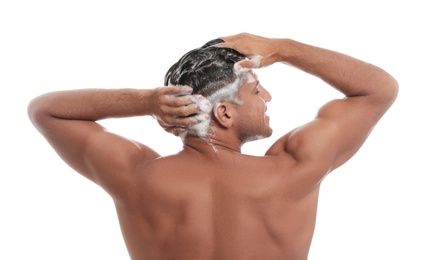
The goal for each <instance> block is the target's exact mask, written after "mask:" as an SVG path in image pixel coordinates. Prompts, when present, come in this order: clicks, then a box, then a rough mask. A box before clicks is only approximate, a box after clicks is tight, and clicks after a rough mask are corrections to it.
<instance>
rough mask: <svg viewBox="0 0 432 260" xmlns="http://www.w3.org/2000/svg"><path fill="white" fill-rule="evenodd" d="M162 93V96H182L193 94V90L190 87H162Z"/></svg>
mask: <svg viewBox="0 0 432 260" xmlns="http://www.w3.org/2000/svg"><path fill="white" fill-rule="evenodd" d="M160 91H161V94H162V95H174V96H182V95H189V94H191V93H192V91H193V89H192V88H191V87H189V86H167V87H162V88H161V90H160Z"/></svg>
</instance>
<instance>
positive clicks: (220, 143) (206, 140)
mask: <svg viewBox="0 0 432 260" xmlns="http://www.w3.org/2000/svg"><path fill="white" fill-rule="evenodd" d="M183 143H184V146H185V148H186V147H189V148H191V149H194V150H196V151H198V152H200V153H203V154H217V153H221V152H234V153H241V143H240V141H239V140H236V139H234V138H218V137H217V136H212V137H198V136H195V135H188V136H186V137H185V139H184V140H183Z"/></svg>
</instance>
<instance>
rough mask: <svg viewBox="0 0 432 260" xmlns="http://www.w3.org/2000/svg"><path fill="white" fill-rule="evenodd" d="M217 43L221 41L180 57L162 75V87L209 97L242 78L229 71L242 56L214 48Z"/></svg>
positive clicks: (221, 48)
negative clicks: (183, 87)
mask: <svg viewBox="0 0 432 260" xmlns="http://www.w3.org/2000/svg"><path fill="white" fill-rule="evenodd" d="M221 42H224V41H223V40H222V39H215V40H211V41H209V42H207V43H206V44H204V45H203V46H202V47H200V48H196V49H193V50H191V51H189V52H188V53H186V54H185V55H183V57H181V58H180V60H179V61H178V62H176V63H175V64H174V65H172V66H171V68H170V69H169V70H168V71H167V73H166V74H165V81H164V84H165V86H170V85H173V86H174V85H188V86H189V87H191V88H192V89H193V92H192V94H200V95H203V96H204V97H209V96H211V95H212V94H214V93H216V92H217V91H219V90H221V89H223V88H224V87H226V86H229V85H230V84H232V83H233V82H235V81H236V80H237V79H239V78H242V77H243V75H242V74H238V73H235V71H234V69H233V68H234V64H235V63H236V62H238V61H240V60H243V59H245V58H246V56H245V55H243V54H241V53H239V52H238V51H236V50H234V49H230V48H224V47H217V46H214V45H215V44H218V43H221ZM241 81H242V80H241Z"/></svg>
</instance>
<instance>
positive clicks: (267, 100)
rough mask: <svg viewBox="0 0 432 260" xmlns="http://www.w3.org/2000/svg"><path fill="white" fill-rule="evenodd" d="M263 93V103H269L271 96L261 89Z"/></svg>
mask: <svg viewBox="0 0 432 260" xmlns="http://www.w3.org/2000/svg"><path fill="white" fill-rule="evenodd" d="M262 90H264V91H263V99H264V100H265V102H270V101H271V99H272V96H271V94H270V92H268V91H267V89H265V88H262Z"/></svg>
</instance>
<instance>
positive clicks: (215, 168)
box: [29, 34, 397, 260]
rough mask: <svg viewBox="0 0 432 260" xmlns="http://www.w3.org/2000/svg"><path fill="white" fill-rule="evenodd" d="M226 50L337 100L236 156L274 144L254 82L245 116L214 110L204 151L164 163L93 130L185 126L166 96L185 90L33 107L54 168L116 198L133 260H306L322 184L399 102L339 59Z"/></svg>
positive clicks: (188, 103)
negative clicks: (281, 67) (286, 68)
mask: <svg viewBox="0 0 432 260" xmlns="http://www.w3.org/2000/svg"><path fill="white" fill-rule="evenodd" d="M223 39H224V40H225V43H222V44H220V45H221V46H225V47H231V48H235V49H237V50H238V51H239V52H241V53H244V54H245V55H246V56H248V57H251V58H252V57H253V56H254V55H260V56H261V57H262V58H261V59H260V62H259V64H258V63H256V62H251V61H250V60H244V61H241V62H239V63H238V64H236V68H237V69H242V68H243V69H246V70H247V69H249V68H260V67H264V66H269V65H271V64H273V63H275V62H283V63H287V64H290V65H291V66H295V67H297V68H299V69H301V70H304V71H305V72H307V73H310V74H311V75H315V76H318V77H320V78H321V79H323V80H324V81H326V82H327V83H329V85H331V86H332V87H334V88H336V89H337V90H339V91H341V92H342V93H343V94H345V98H344V99H338V100H332V101H330V102H329V103H327V104H325V105H324V106H323V107H322V108H321V109H320V110H319V112H318V114H317V116H316V118H315V119H314V120H313V121H311V122H309V123H308V124H306V125H303V126H300V127H298V128H296V129H294V130H292V131H290V132H289V133H287V134H286V135H285V136H282V137H281V138H280V139H279V140H278V141H277V142H276V143H275V144H274V145H273V146H272V147H270V149H268V150H267V152H266V153H265V155H264V156H262V157H256V156H249V155H243V154H241V146H242V144H244V143H245V142H246V141H248V140H250V139H251V138H252V137H253V136H257V135H260V136H264V137H266V136H269V135H271V132H272V130H271V128H270V126H269V118H268V116H267V115H266V114H265V110H266V102H269V101H270V99H271V96H270V93H269V92H268V91H267V90H266V89H265V88H264V87H263V86H260V84H259V82H258V78H257V77H256V76H254V77H255V81H251V82H246V83H245V84H244V85H243V86H242V87H241V90H240V98H241V100H242V104H241V105H239V104H233V103H230V102H221V103H220V104H219V105H218V106H216V108H215V109H214V110H213V114H212V115H211V127H212V129H213V130H214V132H213V135H212V136H211V139H209V138H198V137H196V136H193V135H188V136H187V137H186V138H185V139H184V148H183V150H182V151H180V152H179V153H178V154H175V155H172V156H168V157H161V156H160V155H159V154H157V153H156V152H155V151H153V150H152V149H150V148H149V147H147V146H145V145H144V144H141V143H137V142H133V141H131V140H129V139H126V138H124V137H121V136H118V135H115V134H113V133H110V132H108V131H106V130H105V129H103V128H102V127H101V126H100V125H99V124H98V123H97V122H96V121H97V120H100V119H104V118H109V117H129V116H146V115H152V116H154V117H156V118H158V120H159V121H160V122H161V123H162V124H163V125H164V126H165V128H166V129H167V128H168V129H169V128H170V127H173V128H172V129H174V128H177V129H178V127H187V126H190V125H193V124H195V123H196V122H197V120H198V119H197V118H196V117H187V118H182V119H179V116H187V115H191V114H195V113H197V112H199V108H198V106H197V105H196V104H194V101H193V100H192V99H190V98H189V97H188V96H183V97H173V96H172V95H177V94H185V93H189V90H188V89H187V88H184V87H161V88H156V89H149V90H134V89H118V90H100V89H99V90H74V91H63V92H54V93H48V94H46V95H43V96H40V97H37V98H35V99H34V100H33V101H32V102H31V103H30V105H29V116H30V118H31V120H32V122H33V123H34V125H35V126H36V128H37V129H38V130H39V131H40V132H41V133H42V134H43V135H44V136H45V138H46V139H47V140H48V142H49V143H50V144H51V145H52V146H53V148H54V149H55V150H56V151H57V153H58V154H59V155H60V157H61V158H62V159H63V160H64V161H65V162H66V163H68V164H69V165H70V166H71V167H72V168H74V169H75V170H76V171H77V172H79V173H81V174H82V175H84V176H85V177H87V178H88V179H90V180H91V181H93V182H95V183H96V184H98V185H100V186H101V187H103V188H104V189H105V190H106V191H107V192H108V193H109V194H110V195H111V196H112V198H113V200H114V202H115V205H116V209H117V213H118V217H119V221H120V224H121V228H122V232H123V236H124V239H125V242H126V245H127V248H128V250H129V254H130V256H131V258H132V259H296V260H305V259H307V256H308V252H309V247H310V244H311V240H312V236H313V232H314V226H315V219H316V210H317V202H318V193H319V187H320V183H321V181H322V180H323V178H324V177H325V176H326V175H327V174H328V173H330V172H331V171H333V170H334V169H336V168H337V167H339V166H340V165H342V164H344V163H345V162H346V161H347V160H349V159H350V158H351V157H352V156H353V155H354V154H355V153H356V152H357V151H358V149H359V148H360V147H361V145H362V144H363V143H364V141H365V140H366V138H367V136H368V135H369V133H370V131H371V130H372V129H373V127H374V126H375V124H376V123H377V122H378V121H379V119H380V118H381V117H382V116H383V115H384V113H385V112H386V111H387V109H388V108H389V107H390V106H391V104H392V103H393V102H394V100H395V98H396V96H397V83H396V81H395V80H394V79H393V78H392V77H391V76H390V75H389V74H387V73H386V72H384V71H383V70H381V69H380V68H378V67H376V66H374V65H371V64H367V63H364V62H362V61H359V60H357V59H354V58H352V57H349V56H346V55H344V54H340V53H337V52H333V51H329V50H325V49H321V48H317V47H313V46H309V45H306V44H303V43H299V42H296V41H293V40H291V39H270V38H264V37H260V36H255V35H250V34H239V35H234V36H229V37H225V38H223ZM172 132H175V133H176V134H178V133H179V132H178V131H172ZM209 143H210V144H211V145H209Z"/></svg>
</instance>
